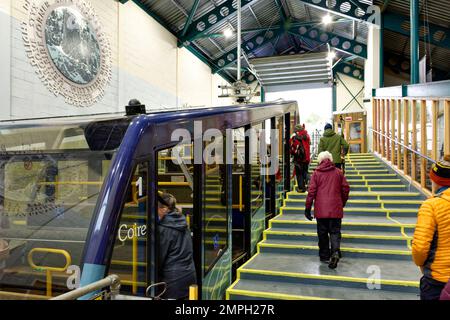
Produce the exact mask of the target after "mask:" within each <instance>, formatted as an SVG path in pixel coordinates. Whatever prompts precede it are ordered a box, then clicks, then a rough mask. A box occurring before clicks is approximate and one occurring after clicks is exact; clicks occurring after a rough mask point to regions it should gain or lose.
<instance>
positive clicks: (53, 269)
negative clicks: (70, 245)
mask: <svg viewBox="0 0 450 320" xmlns="http://www.w3.org/2000/svg"><path fill="white" fill-rule="evenodd" d="M35 252H44V253H55V254H60V255H63V256H64V258H66V264H65V265H64V267H50V266H37V265H36V264H35V263H34V261H33V253H35ZM27 258H28V264H29V265H30V266H31V268H33V269H41V270H45V271H46V278H47V296H48V297H51V296H52V272H65V271H66V270H67V268H68V267H69V266H70V264H71V263H72V258H71V256H70V254H69V253H68V252H67V251H66V250H62V249H52V248H33V249H31V250H30V252H29V253H28V257H27Z"/></svg>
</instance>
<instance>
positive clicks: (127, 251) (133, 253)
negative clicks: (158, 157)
mask: <svg viewBox="0 0 450 320" xmlns="http://www.w3.org/2000/svg"><path fill="white" fill-rule="evenodd" d="M147 186H148V163H146V162H145V163H139V164H138V165H137V166H136V169H135V170H134V174H133V176H132V178H131V180H130V185H129V186H128V190H127V194H126V198H125V204H124V207H123V209H122V214H121V218H120V223H119V228H118V231H117V237H116V240H115V243H114V249H113V254H112V259H111V264H110V268H109V274H117V275H119V277H120V280H121V284H122V285H121V288H120V290H121V293H124V294H132V295H138V296H145V290H146V288H147V239H148V230H149V227H150V226H149V225H148V223H147V221H148V220H147V219H148V214H147Z"/></svg>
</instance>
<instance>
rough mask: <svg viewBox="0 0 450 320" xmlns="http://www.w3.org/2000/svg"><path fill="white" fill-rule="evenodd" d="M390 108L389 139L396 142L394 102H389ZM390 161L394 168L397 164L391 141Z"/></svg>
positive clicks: (393, 145)
mask: <svg viewBox="0 0 450 320" xmlns="http://www.w3.org/2000/svg"><path fill="white" fill-rule="evenodd" d="M390 108H391V139H395V140H397V135H396V134H395V100H394V99H391V101H390ZM391 161H392V164H393V165H394V166H395V165H396V164H397V160H396V153H395V141H394V140H391Z"/></svg>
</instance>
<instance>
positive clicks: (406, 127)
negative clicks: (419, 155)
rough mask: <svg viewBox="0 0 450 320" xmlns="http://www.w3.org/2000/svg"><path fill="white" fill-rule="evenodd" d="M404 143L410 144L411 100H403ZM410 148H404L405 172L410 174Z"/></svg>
mask: <svg viewBox="0 0 450 320" xmlns="http://www.w3.org/2000/svg"><path fill="white" fill-rule="evenodd" d="M403 144H404V145H405V146H408V144H409V100H406V99H405V100H403ZM408 163H409V162H408V149H406V148H404V149H403V172H404V173H405V174H406V175H408V174H409V170H408Z"/></svg>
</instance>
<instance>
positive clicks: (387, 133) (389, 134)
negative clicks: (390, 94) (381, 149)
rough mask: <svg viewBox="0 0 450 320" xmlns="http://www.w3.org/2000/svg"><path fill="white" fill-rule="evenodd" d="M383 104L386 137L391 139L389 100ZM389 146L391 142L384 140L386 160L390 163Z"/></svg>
mask: <svg viewBox="0 0 450 320" xmlns="http://www.w3.org/2000/svg"><path fill="white" fill-rule="evenodd" d="M384 103H385V106H386V135H387V136H388V137H391V133H390V131H391V128H390V125H389V123H390V119H391V110H390V100H389V99H386V100H385V102H384ZM390 145H391V140H389V139H386V159H388V160H389V161H391V162H392V159H391V153H390V151H391V150H390V149H391V148H390Z"/></svg>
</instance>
